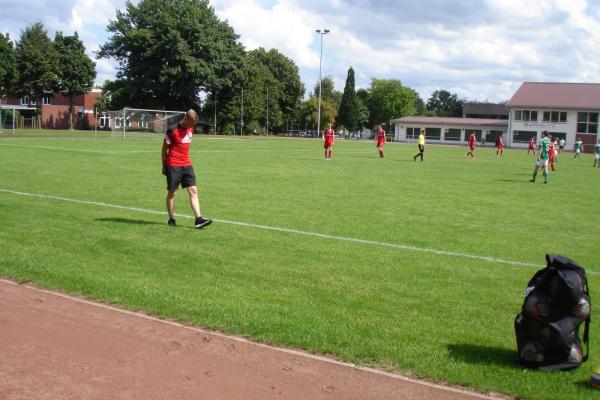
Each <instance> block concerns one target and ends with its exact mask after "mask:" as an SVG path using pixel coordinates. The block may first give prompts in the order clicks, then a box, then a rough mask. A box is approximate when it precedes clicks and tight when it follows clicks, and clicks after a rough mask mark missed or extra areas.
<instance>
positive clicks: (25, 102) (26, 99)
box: [21, 96, 29, 106]
mask: <svg viewBox="0 0 600 400" xmlns="http://www.w3.org/2000/svg"><path fill="white" fill-rule="evenodd" d="M21 105H22V106H26V105H29V97H27V96H23V97H21Z"/></svg>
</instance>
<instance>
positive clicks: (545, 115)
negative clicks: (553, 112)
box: [542, 111, 550, 122]
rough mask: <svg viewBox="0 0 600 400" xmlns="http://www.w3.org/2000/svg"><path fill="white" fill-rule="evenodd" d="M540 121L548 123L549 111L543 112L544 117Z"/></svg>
mask: <svg viewBox="0 0 600 400" xmlns="http://www.w3.org/2000/svg"><path fill="white" fill-rule="evenodd" d="M542 121H544V122H550V111H544V116H543V117H542Z"/></svg>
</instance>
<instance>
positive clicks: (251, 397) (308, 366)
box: [0, 279, 492, 400]
mask: <svg viewBox="0 0 600 400" xmlns="http://www.w3.org/2000/svg"><path fill="white" fill-rule="evenodd" d="M491 398H492V397H489V396H485V395H481V394H478V393H471V392H468V391H464V390H460V389H455V388H446V387H444V386H441V385H434V384H430V383H426V382H420V381H417V380H414V379H410V378H405V377H402V376H398V375H392V374H387V373H385V372H381V371H375V370H370V369H366V368H357V367H354V366H352V365H349V364H345V363H340V362H337V361H335V360H333V359H329V358H325V357H318V356H313V355H310V354H307V353H303V352H299V351H294V350H287V349H281V348H274V347H270V346H265V345H262V344H256V343H252V342H249V341H247V340H245V339H241V338H237V337H231V336H226V335H222V334H218V333H214V332H209V331H205V330H202V329H198V328H192V327H186V326H183V325H180V324H178V323H173V322H169V321H164V320H159V319H157V318H153V317H148V316H145V315H142V314H139V313H134V312H129V311H124V310H120V309H117V308H114V307H109V306H106V305H103V304H98V303H92V302H89V301H85V300H81V299H78V298H74V297H70V296H65V295H62V294H58V293H53V292H49V291H45V290H41V289H37V288H34V287H30V286H23V285H18V284H15V283H13V282H10V281H6V280H2V279H0V399H1V400H16V399H19V400H20V399H53V400H55V399H144V400H150V399H177V400H180V399H210V400H218V399H223V400H225V399H226V400H235V399H243V400H259V399H260V400H263V399H302V400H305V399H310V400H318V399H344V400H349V399H357V400H358V399H361V400H363V399H406V400H417V399H418V400H424V399H439V400H467V399H468V400H472V399H491Z"/></svg>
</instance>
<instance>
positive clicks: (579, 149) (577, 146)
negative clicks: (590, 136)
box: [573, 139, 583, 160]
mask: <svg viewBox="0 0 600 400" xmlns="http://www.w3.org/2000/svg"><path fill="white" fill-rule="evenodd" d="M582 151H583V142H582V141H581V139H577V140H576V141H575V156H574V157H573V158H574V159H575V158H579V159H580V160H581V152H582Z"/></svg>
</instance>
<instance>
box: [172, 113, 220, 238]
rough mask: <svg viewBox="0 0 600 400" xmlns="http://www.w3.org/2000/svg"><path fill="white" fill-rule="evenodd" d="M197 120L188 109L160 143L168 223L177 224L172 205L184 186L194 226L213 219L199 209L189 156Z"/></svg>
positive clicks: (202, 225)
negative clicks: (192, 214)
mask: <svg viewBox="0 0 600 400" xmlns="http://www.w3.org/2000/svg"><path fill="white" fill-rule="evenodd" d="M197 122H198V114H196V111H194V110H192V109H190V110H188V111H187V112H186V113H185V116H184V117H183V119H182V120H181V121H180V122H179V123H178V124H177V125H174V126H172V127H170V128H169V130H167V133H166V134H165V138H164V141H163V145H162V165H163V174H164V175H165V176H166V177H167V191H168V193H167V200H166V203H167V212H168V214H169V221H168V222H167V223H168V224H169V226H177V223H176V222H175V215H174V213H173V210H174V208H175V192H177V189H179V185H181V187H182V188H184V189H187V192H188V195H189V198H190V206H191V207H192V211H193V212H194V216H195V217H196V221H195V222H194V226H195V227H196V228H198V229H199V228H203V227H205V226H208V225H210V224H211V223H212V220H211V219H210V218H203V217H202V214H201V213H200V201H199V200H198V188H197V187H196V174H195V173H194V168H193V167H192V161H191V160H190V143H191V142H192V135H193V133H194V126H195V125H196V123H197Z"/></svg>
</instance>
